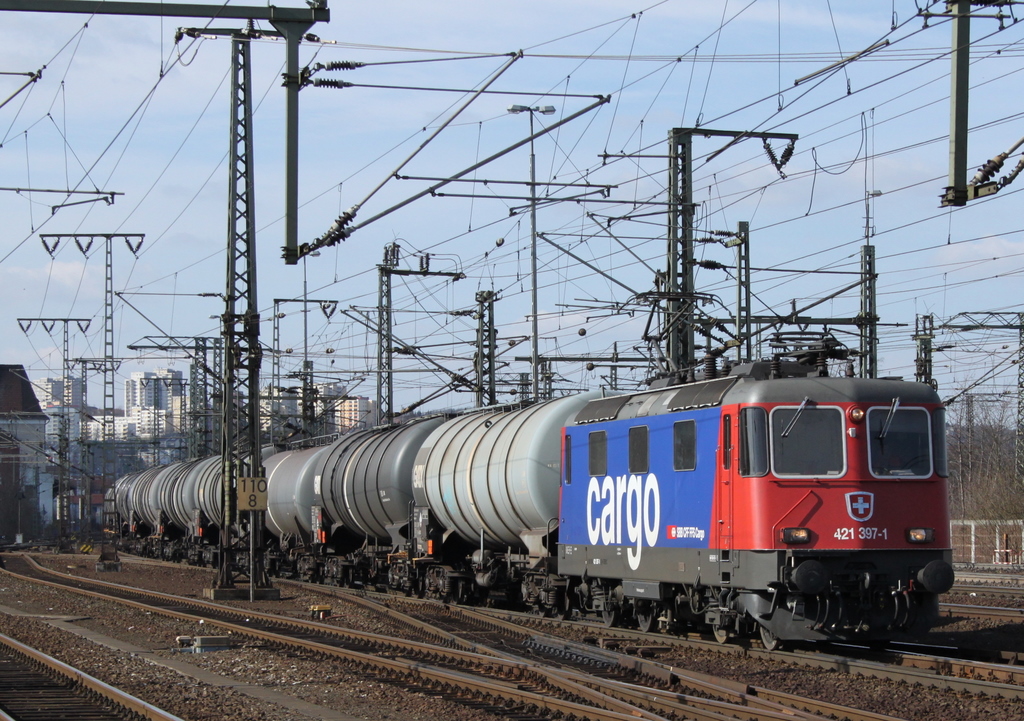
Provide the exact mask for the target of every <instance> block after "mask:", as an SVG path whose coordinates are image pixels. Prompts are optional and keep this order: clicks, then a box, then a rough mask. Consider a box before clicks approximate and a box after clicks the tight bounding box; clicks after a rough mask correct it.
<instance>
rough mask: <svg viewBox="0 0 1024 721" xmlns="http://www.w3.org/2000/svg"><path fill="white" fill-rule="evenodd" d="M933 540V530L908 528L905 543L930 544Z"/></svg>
mask: <svg viewBox="0 0 1024 721" xmlns="http://www.w3.org/2000/svg"><path fill="white" fill-rule="evenodd" d="M934 540H935V529H934V528H908V529H907V541H908V542H910V543H931V542H932V541H934Z"/></svg>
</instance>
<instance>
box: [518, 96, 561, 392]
mask: <svg viewBox="0 0 1024 721" xmlns="http://www.w3.org/2000/svg"><path fill="white" fill-rule="evenodd" d="M508 112H510V113H512V114H513V115H518V114H519V113H529V114H530V281H531V283H530V285H531V289H530V309H531V315H532V318H533V320H532V324H531V327H530V336H531V339H532V348H531V349H530V379H531V382H530V392H531V393H532V394H533V400H534V401H537V400H538V399H539V398H540V371H539V367H540V350H539V348H538V344H539V338H538V333H537V160H536V157H535V156H534V154H533V114H534V113H540V114H541V115H553V114H554V112H555V108H554V107H553V106H551V105H534V106H533V107H530V106H529V105H509V106H508Z"/></svg>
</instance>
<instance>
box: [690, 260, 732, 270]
mask: <svg viewBox="0 0 1024 721" xmlns="http://www.w3.org/2000/svg"><path fill="white" fill-rule="evenodd" d="M695 265H697V266H698V267H700V268H705V269H707V270H725V268H726V266H725V265H723V264H721V263H719V262H718V261H717V260H698V261H696V263H695Z"/></svg>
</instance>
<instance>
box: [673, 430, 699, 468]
mask: <svg viewBox="0 0 1024 721" xmlns="http://www.w3.org/2000/svg"><path fill="white" fill-rule="evenodd" d="M696 467H697V422H696V421H677V422H676V423H674V424H673V425H672V468H673V469H675V470H677V471H692V470H694V469H695V468H696Z"/></svg>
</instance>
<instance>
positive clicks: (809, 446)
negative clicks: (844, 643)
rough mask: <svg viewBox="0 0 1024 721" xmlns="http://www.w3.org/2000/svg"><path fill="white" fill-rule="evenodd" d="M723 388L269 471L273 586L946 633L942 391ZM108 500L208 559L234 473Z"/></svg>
mask: <svg viewBox="0 0 1024 721" xmlns="http://www.w3.org/2000/svg"><path fill="white" fill-rule="evenodd" d="M726 373H727V374H726V375H723V376H722V377H713V378H709V379H707V380H700V381H695V382H690V383H683V384H676V385H664V386H663V387H660V388H651V389H649V390H646V391H642V392H637V393H629V394H622V395H613V396H602V395H600V394H597V393H588V394H581V395H575V396H567V397H564V398H559V399H556V400H551V401H546V402H542V403H538V404H535V405H531V406H527V407H503V408H489V409H483V410H477V411H473V412H468V413H465V414H461V415H456V416H434V417H426V418H420V419H417V420H415V421H413V422H410V423H407V424H404V425H399V426H392V427H385V428H374V429H367V430H359V431H356V432H353V433H349V434H346V435H343V436H341V437H339V438H338V439H337V440H336V441H335V442H334V443H332V444H331V445H327V446H322V447H317V448H307V449H302V450H293V451H286V452H283V453H277V454H274V455H271V456H269V457H268V458H266V460H265V466H266V475H267V482H268V496H269V507H268V512H267V513H266V525H267V529H268V531H269V533H268V534H266V536H267V546H266V548H265V553H266V557H267V559H268V569H269V570H270V571H271V572H272V573H277V574H280V575H285V576H292V577H301V578H304V579H308V580H314V581H318V582H324V583H330V584H337V585H351V586H360V585H363V586H378V587H388V588H391V589H394V590H396V591H400V592H404V593H407V594H416V595H422V596H431V597H437V598H442V599H446V600H449V601H453V602H459V603H484V602H488V603H496V602H504V603H510V604H515V605H520V606H522V605H526V606H529V607H532V608H534V609H536V610H538V611H540V612H545V613H551V614H559V615H563V616H568V615H570V614H596V615H598V616H599V617H601V618H603V620H604V622H605V623H607V624H609V625H616V624H630V625H637V626H639V627H640V628H643V629H648V630H649V629H654V628H656V627H668V628H679V627H685V626H687V625H695V626H699V627H710V629H711V630H712V631H713V632H714V634H715V635H716V637H717V638H718V639H719V640H721V641H725V640H727V639H728V638H729V637H731V636H736V635H748V634H752V633H753V634H756V633H760V635H761V638H762V640H763V641H764V643H765V644H766V645H767V646H769V647H774V646H775V645H777V644H778V642H779V641H780V640H789V639H801V640H820V641H828V640H839V639H859V640H868V641H870V640H882V639H886V638H890V637H892V636H894V635H896V634H899V633H901V632H920V631H923V630H926V629H927V628H929V627H930V626H931V625H932V624H933V623H934V621H935V620H936V618H937V613H938V600H937V599H938V594H940V593H943V592H945V591H947V590H948V589H949V587H950V586H951V585H952V583H953V571H952V566H951V564H950V560H951V553H950V538H949V516H948V507H947V490H946V456H945V439H944V435H945V418H944V410H943V408H942V405H941V402H940V401H939V398H938V396H937V394H936V393H935V391H934V390H933V389H931V388H930V387H928V386H927V385H924V384H919V383H909V382H904V381H900V380H865V379H858V378H851V377H843V378H836V377H828V376H825V375H821V373H822V370H820V369H816V368H810V367H808V366H805V365H800V364H797V363H794V362H786V363H780V362H772V363H769V362H758V363H751V364H745V365H740V366H737V367H735V368H733V369H730V370H728V371H727V372H726ZM111 493H112V495H113V496H114V499H115V502H116V506H117V510H118V513H119V514H120V517H121V519H122V523H121V531H122V536H123V540H124V542H125V543H126V544H127V545H128V546H129V548H130V549H131V550H136V551H138V552H142V553H145V554H148V555H153V556H161V557H164V558H174V559H187V560H189V561H191V562H193V563H204V562H205V563H210V562H212V559H213V558H214V557H215V556H214V553H215V549H216V546H215V544H216V539H217V535H216V524H215V523H211V522H210V519H217V518H219V511H220V479H219V463H218V461H217V460H216V459H203V460H199V461H189V462H186V463H178V464H171V465H169V466H164V467H161V468H156V469H149V470H146V471H143V472H140V473H136V474H132V475H129V476H125V477H124V478H122V479H120V480H119V481H118V482H117V484H116V485H115V487H114V488H113V489H112V491H111Z"/></svg>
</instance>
